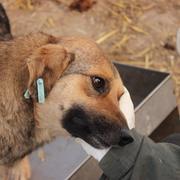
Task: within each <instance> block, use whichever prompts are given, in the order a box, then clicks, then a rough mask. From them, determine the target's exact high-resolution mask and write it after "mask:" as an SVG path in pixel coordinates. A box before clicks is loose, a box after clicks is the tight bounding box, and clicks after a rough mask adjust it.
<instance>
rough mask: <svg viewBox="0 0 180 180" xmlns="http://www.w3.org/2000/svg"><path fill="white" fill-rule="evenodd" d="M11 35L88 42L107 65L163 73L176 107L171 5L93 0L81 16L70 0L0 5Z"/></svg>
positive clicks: (179, 64) (179, 78)
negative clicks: (169, 76)
mask: <svg viewBox="0 0 180 180" xmlns="http://www.w3.org/2000/svg"><path fill="white" fill-rule="evenodd" d="M0 2H1V3H2V4H3V5H4V7H5V8H6V10H7V14H8V16H9V18H10V22H11V26H12V33H13V35H14V36H20V35H24V34H29V33H30V32H37V31H43V32H47V33H50V34H53V35H57V36H61V35H73V36H74V35H81V36H88V37H90V38H93V39H94V40H96V41H97V43H99V44H100V46H101V47H102V48H103V49H104V50H105V52H106V53H107V54H108V55H109V57H110V58H111V59H112V60H117V61H120V62H122V63H127V64H133V65H135V66H141V67H145V68H151V69H158V70H160V71H163V72H164V71H165V72H169V73H171V74H172V78H173V80H174V83H175V89H176V95H177V97H178V104H179V108H180V55H178V53H177V51H176V33H177V30H178V28H180V1H177V0H128V1H127V0H96V4H94V5H93V7H92V8H91V9H89V10H88V11H85V12H78V11H75V10H73V11H72V10H70V9H69V4H70V3H71V2H72V0H0Z"/></svg>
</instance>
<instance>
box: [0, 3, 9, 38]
mask: <svg viewBox="0 0 180 180" xmlns="http://www.w3.org/2000/svg"><path fill="white" fill-rule="evenodd" d="M10 39H12V34H11V26H10V23H9V18H8V16H7V14H6V11H5V9H4V7H3V5H2V4H1V3H0V41H6V40H10Z"/></svg>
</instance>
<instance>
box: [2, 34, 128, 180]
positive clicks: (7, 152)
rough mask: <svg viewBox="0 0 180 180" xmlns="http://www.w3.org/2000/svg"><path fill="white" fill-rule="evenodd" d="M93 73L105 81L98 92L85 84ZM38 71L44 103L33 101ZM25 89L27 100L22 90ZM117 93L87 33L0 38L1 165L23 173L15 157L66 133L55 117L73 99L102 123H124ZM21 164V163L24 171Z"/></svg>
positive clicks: (113, 74)
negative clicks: (83, 35) (84, 35)
mask: <svg viewBox="0 0 180 180" xmlns="http://www.w3.org/2000/svg"><path fill="white" fill-rule="evenodd" d="M94 75H97V76H100V77H104V78H105V79H107V80H108V81H109V85H108V86H109V87H108V91H107V92H106V93H104V94H103V95H102V96H100V95H99V94H98V93H97V92H96V91H95V90H94V89H93V87H92V85H91V81H90V78H89V77H91V76H94ZM39 77H42V78H43V79H44V81H45V91H46V101H45V103H44V104H39V103H38V102H37V92H36V79H37V78H39ZM26 89H29V91H30V94H31V99H29V100H25V98H24V96H23V94H24V92H25V90H26ZM122 94H123V85H122V82H121V79H120V77H119V75H118V73H117V70H116V69H115V68H114V66H113V65H112V64H111V63H110V62H109V61H108V60H107V58H106V57H105V56H104V53H103V52H102V51H101V50H100V49H99V48H98V47H97V45H96V44H95V43H94V42H93V41H91V40H89V39H84V38H73V37H61V38H55V37H52V36H50V35H46V34H42V33H38V34H31V35H29V36H26V37H20V38H15V39H14V40H11V41H8V42H0V124H1V126H0V165H1V166H2V168H1V170H2V169H4V170H3V172H5V173H6V175H7V174H8V173H7V171H9V170H11V169H13V168H14V169H15V171H16V170H17V172H18V171H19V170H20V169H21V171H20V175H19V177H21V176H22V174H23V175H24V176H25V178H28V177H29V176H30V173H29V167H28V163H27V161H26V160H23V161H20V162H19V160H21V159H23V158H24V157H25V156H26V155H28V154H29V153H31V152H32V151H33V150H34V149H36V148H37V147H39V146H42V145H43V144H44V143H46V142H49V141H51V140H52V139H54V138H55V137H57V136H59V135H67V134H68V133H67V131H66V130H65V129H64V127H63V125H62V122H61V120H62V119H63V116H64V114H65V113H66V112H67V111H68V110H69V109H71V108H72V106H73V105H75V104H78V105H80V106H81V107H83V108H85V111H87V112H88V113H90V114H92V115H93V114H94V116H96V115H97V114H98V113H97V114H96V112H97V110H98V112H99V114H100V115H103V117H106V120H107V121H108V120H109V122H108V123H110V124H111V123H112V124H117V126H119V127H126V126H127V125H126V122H125V119H124V117H123V115H122V114H121V112H120V111H119V105H118V100H119V97H120V96H121V95H122ZM111 131H113V130H112V129H111ZM118 131H119V129H118ZM110 135H111V134H110ZM108 138H113V136H109V137H108ZM91 140H92V139H91ZM110 141H112V139H110V140H109V142H110ZM109 142H108V143H109ZM23 166H26V167H27V169H26V170H24V171H23V170H22V167H23ZM19 167H21V168H19ZM17 172H16V173H15V174H17ZM11 173H12V172H11ZM10 176H11V175H10Z"/></svg>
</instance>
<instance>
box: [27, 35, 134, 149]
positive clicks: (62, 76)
mask: <svg viewBox="0 0 180 180" xmlns="http://www.w3.org/2000/svg"><path fill="white" fill-rule="evenodd" d="M28 69H29V90H30V93H31V95H32V97H33V99H34V101H36V88H35V83H34V82H35V80H36V79H37V78H38V77H42V78H43V79H44V81H45V92H46V101H45V103H43V104H39V103H35V118H36V120H37V121H38V122H39V124H40V126H42V127H40V128H47V129H51V130H52V131H53V129H54V128H55V129H58V128H60V129H61V131H65V132H68V133H69V134H71V135H72V136H74V137H79V138H82V139H83V140H85V141H86V142H87V143H89V144H91V145H93V146H94V147H97V148H103V147H109V146H111V145H116V144H120V145H123V144H126V143H128V142H130V141H132V138H131V137H129V136H128V135H127V134H126V133H125V129H127V123H126V120H125V118H124V116H123V114H122V113H121V111H120V109H119V103H118V101H119V99H120V97H121V95H122V94H123V92H124V90H123V83H122V81H121V78H120V76H119V73H118V72H117V70H116V68H115V67H114V65H113V64H112V63H111V62H109V61H108V59H107V58H106V57H105V56H104V53H103V52H102V51H101V50H100V49H99V48H98V46H97V45H96V44H95V43H94V42H93V41H91V40H89V39H84V38H66V37H65V38H61V39H58V40H57V43H56V44H48V45H45V46H43V47H40V48H39V49H38V50H36V51H35V52H34V53H33V54H32V56H31V57H30V58H29V60H28Z"/></svg>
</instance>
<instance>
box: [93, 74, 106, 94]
mask: <svg viewBox="0 0 180 180" xmlns="http://www.w3.org/2000/svg"><path fill="white" fill-rule="evenodd" d="M91 81H92V85H93V87H94V89H95V90H96V91H98V92H99V93H104V92H105V90H106V89H105V87H106V82H105V80H104V79H103V78H100V77H97V76H92V77H91Z"/></svg>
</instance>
